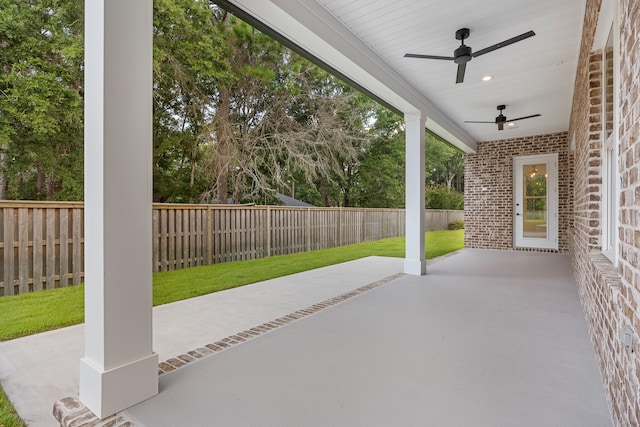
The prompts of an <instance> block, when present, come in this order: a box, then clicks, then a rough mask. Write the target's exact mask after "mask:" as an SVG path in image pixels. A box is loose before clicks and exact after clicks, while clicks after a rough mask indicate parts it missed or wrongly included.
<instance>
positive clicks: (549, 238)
mask: <svg viewBox="0 0 640 427" xmlns="http://www.w3.org/2000/svg"><path fill="white" fill-rule="evenodd" d="M531 164H546V171H547V180H546V182H547V191H546V194H547V203H546V207H547V210H546V212H547V218H546V237H544V236H542V237H525V236H524V191H523V190H524V180H523V168H524V166H525V165H531ZM513 244H514V246H515V247H516V248H541V249H556V250H557V249H558V154H557V153H552V154H540V155H534V156H517V157H514V158H513Z"/></svg>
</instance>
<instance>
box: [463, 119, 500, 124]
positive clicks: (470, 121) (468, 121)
mask: <svg viewBox="0 0 640 427" xmlns="http://www.w3.org/2000/svg"><path fill="white" fill-rule="evenodd" d="M464 122H465V123H490V124H495V122H474V121H472V120H465V121H464Z"/></svg>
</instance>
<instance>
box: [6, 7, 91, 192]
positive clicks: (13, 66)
mask: <svg viewBox="0 0 640 427" xmlns="http://www.w3.org/2000/svg"><path fill="white" fill-rule="evenodd" d="M82 31H83V3H82V2H73V1H57V0H43V1H38V2H31V1H26V0H0V198H20V199H49V200H51V199H76V200H77V199H81V198H82V191H83V190H82V187H83V184H82V176H83V173H82V170H83V166H82V164H83V159H82V117H83V115H82V96H83V88H82V85H83V83H82V82H83V80H82V63H83V55H84V54H83V44H82V38H83V33H82Z"/></svg>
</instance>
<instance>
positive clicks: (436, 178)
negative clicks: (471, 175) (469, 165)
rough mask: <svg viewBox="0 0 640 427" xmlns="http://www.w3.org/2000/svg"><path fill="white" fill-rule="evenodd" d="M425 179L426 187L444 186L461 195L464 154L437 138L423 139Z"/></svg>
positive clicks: (430, 136) (428, 137) (429, 136)
mask: <svg viewBox="0 0 640 427" xmlns="http://www.w3.org/2000/svg"><path fill="white" fill-rule="evenodd" d="M425 162H426V170H425V178H426V183H427V185H437V184H445V185H446V186H447V188H449V189H451V190H455V191H456V192H459V193H461V192H462V191H463V189H464V154H463V153H462V152H461V151H459V150H458V149H457V148H454V147H453V146H451V145H449V144H447V143H446V142H444V141H443V140H442V139H440V138H439V137H437V136H435V135H433V134H431V133H427V137H426V138H425Z"/></svg>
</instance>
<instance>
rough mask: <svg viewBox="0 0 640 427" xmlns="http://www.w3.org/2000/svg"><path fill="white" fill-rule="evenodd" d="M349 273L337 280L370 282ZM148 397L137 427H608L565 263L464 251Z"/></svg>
mask: <svg viewBox="0 0 640 427" xmlns="http://www.w3.org/2000/svg"><path fill="white" fill-rule="evenodd" d="M380 262H382V261H380ZM350 267H351V269H350V270H349V271H348V272H345V276H336V277H335V280H338V281H342V280H347V278H353V277H358V276H360V275H364V274H366V273H368V271H367V269H368V267H366V268H359V267H358V266H356V265H353V264H352V265H351V266H350ZM379 278H382V277H379ZM160 390H161V391H160V394H159V395H157V396H156V397H153V398H151V399H149V400H147V401H145V402H143V403H141V404H139V405H137V406H134V407H132V408H130V409H129V410H127V411H125V415H126V416H127V417H129V418H130V419H133V420H134V422H135V423H136V425H138V426H146V427H164V426H214V425H215V426H439V427H442V426H456V427H458V426H492V427H493V426H510V427H511V426H563V427H569V426H580V427H587V426H594V427H601V426H610V425H612V424H611V417H610V414H609V411H608V409H607V405H606V402H605V395H604V389H603V386H602V383H601V379H600V375H599V372H598V369H597V367H596V361H595V356H594V352H593V349H592V345H591V342H590V340H589V336H588V333H587V328H586V323H585V320H584V317H583V314H582V310H581V307H580V303H579V299H578V295H577V289H576V287H575V282H574V280H573V276H572V271H571V268H570V265H569V260H568V258H567V257H566V256H563V255H553V254H537V253H524V252H503V251H480V250H463V251H461V252H459V253H457V254H455V255H453V256H450V257H447V258H445V259H442V260H439V261H438V262H436V263H434V264H433V265H431V266H430V267H429V269H428V274H427V276H423V277H416V276H404V277H401V278H398V279H396V280H393V281H391V282H389V283H388V284H385V285H383V286H380V287H377V288H375V289H373V290H371V291H368V292H366V293H363V294H361V295H359V296H357V297H354V298H351V299H348V300H346V301H344V302H342V303H340V304H337V305H334V306H332V307H329V308H326V309H324V310H321V311H319V312H317V313H315V314H313V315H310V316H308V317H305V318H303V319H300V320H297V321H294V322H293V323H290V324H288V325H286V326H283V327H281V328H278V329H275V330H273V331H271V332H268V333H266V334H264V335H261V336H258V337H256V338H254V339H251V340H249V341H247V342H243V343H241V344H238V345H235V346H233V347H231V348H229V349H227V350H224V351H221V352H219V353H216V354H213V355H211V356H209V357H206V358H203V359H200V360H198V361H195V362H192V363H190V364H188V365H186V366H185V367H183V368H180V369H178V370H176V371H173V372H169V373H167V374H164V375H162V376H161V377H160Z"/></svg>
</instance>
